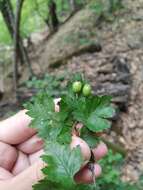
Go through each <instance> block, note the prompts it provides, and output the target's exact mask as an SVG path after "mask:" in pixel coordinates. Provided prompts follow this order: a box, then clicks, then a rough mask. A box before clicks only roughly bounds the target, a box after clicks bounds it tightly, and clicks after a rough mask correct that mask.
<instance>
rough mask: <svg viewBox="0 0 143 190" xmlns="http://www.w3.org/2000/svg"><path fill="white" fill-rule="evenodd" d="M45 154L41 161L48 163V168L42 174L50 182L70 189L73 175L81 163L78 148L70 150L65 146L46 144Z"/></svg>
mask: <svg viewBox="0 0 143 190" xmlns="http://www.w3.org/2000/svg"><path fill="white" fill-rule="evenodd" d="M45 152H46V154H45V155H44V156H43V160H44V161H45V162H46V163H48V167H46V168H45V169H43V172H44V174H45V175H47V176H48V179H49V180H50V181H52V182H56V183H60V184H61V185H62V186H63V187H69V188H70V187H72V186H73V185H74V184H75V182H74V175H75V173H77V171H79V169H80V167H81V165H82V163H83V160H82V156H81V151H80V147H77V148H74V149H73V150H70V147H69V146H67V145H60V144H58V143H56V142H48V143H47V144H46V147H45Z"/></svg>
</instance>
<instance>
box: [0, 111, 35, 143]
mask: <svg viewBox="0 0 143 190" xmlns="http://www.w3.org/2000/svg"><path fill="white" fill-rule="evenodd" d="M26 112H27V110H22V111H20V112H18V113H17V114H16V115H14V116H12V117H10V118H8V119H6V120H4V121H1V122H0V141H3V142H5V143H8V144H19V143H22V142H24V141H25V140H27V139H28V138H30V137H31V136H33V135H34V134H35V133H36V130H35V129H31V128H29V127H28V125H29V124H30V122H31V118H30V117H29V116H28V115H27V114H26Z"/></svg>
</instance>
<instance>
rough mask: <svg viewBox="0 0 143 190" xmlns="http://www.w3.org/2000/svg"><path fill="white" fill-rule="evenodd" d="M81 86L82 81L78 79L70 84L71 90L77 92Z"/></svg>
mask: <svg viewBox="0 0 143 190" xmlns="http://www.w3.org/2000/svg"><path fill="white" fill-rule="evenodd" d="M81 88H82V83H81V82H80V81H76V82H74V83H73V85H72V90H73V92H75V93H78V92H80V91H81Z"/></svg>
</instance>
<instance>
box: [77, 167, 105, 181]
mask: <svg viewBox="0 0 143 190" xmlns="http://www.w3.org/2000/svg"><path fill="white" fill-rule="evenodd" d="M93 166H94V175H93V173H92V171H91V169H89V166H88V165H86V166H85V167H84V168H82V169H81V170H80V171H79V172H78V173H77V174H76V175H75V177H74V179H75V181H76V182H77V183H78V184H80V183H83V184H90V183H93V182H94V177H95V178H97V177H99V176H100V175H101V172H102V169H101V167H100V165H99V164H94V165H93Z"/></svg>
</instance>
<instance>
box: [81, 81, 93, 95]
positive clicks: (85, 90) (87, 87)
mask: <svg viewBox="0 0 143 190" xmlns="http://www.w3.org/2000/svg"><path fill="white" fill-rule="evenodd" d="M82 93H83V95H84V96H89V95H90V94H91V86H90V85H89V84H85V85H84V87H83V89H82Z"/></svg>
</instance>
